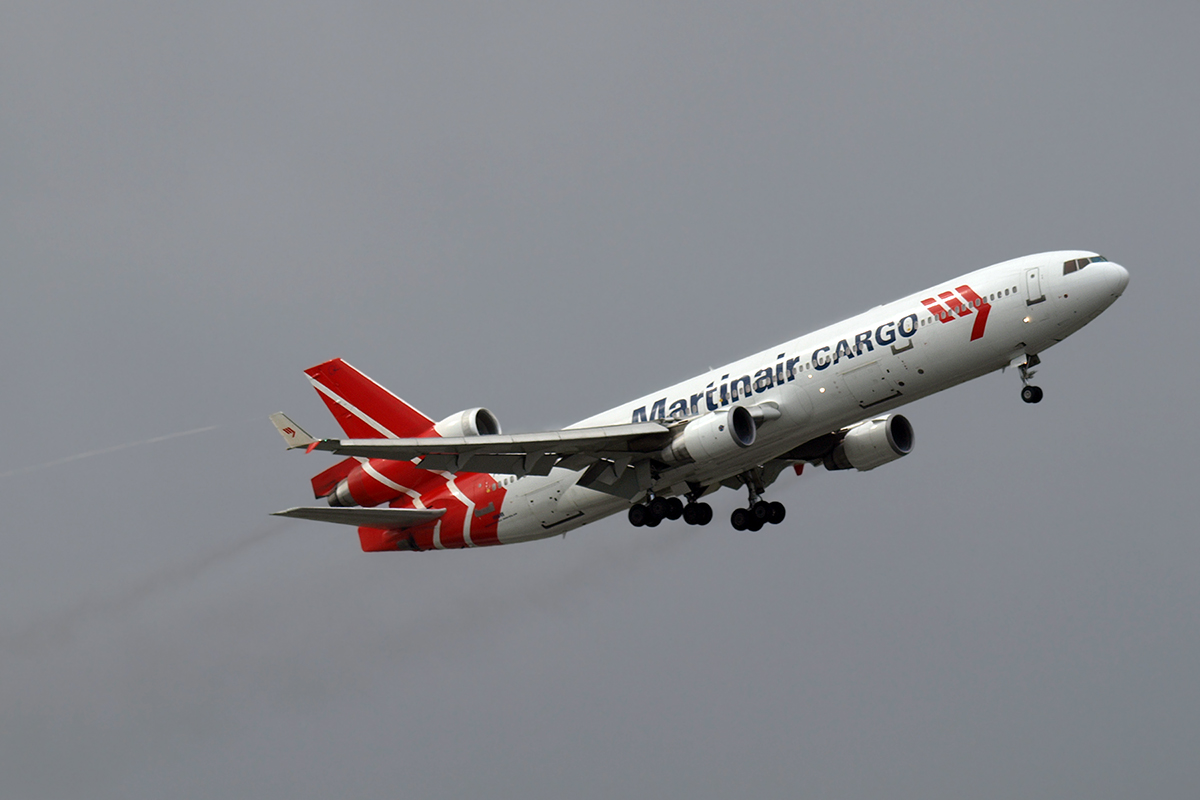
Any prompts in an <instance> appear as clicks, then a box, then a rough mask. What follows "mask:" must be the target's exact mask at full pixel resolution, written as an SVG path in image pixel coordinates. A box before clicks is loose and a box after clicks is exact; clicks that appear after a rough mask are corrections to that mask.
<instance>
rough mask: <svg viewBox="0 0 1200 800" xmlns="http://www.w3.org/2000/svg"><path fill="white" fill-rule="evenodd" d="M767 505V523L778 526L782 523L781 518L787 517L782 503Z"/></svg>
mask: <svg viewBox="0 0 1200 800" xmlns="http://www.w3.org/2000/svg"><path fill="white" fill-rule="evenodd" d="M769 505H770V507H771V516H770V518H769V519H768V520H767V521H768V522H770V523H771V524H772V525H778V524H779V523H781V522H783V518H784V517H786V516H787V509H786V508H785V507H784V505H783V503H780V502H774V503H770V504H769Z"/></svg>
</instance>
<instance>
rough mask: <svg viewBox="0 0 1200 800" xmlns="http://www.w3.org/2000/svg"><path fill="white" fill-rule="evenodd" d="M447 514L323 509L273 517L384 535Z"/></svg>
mask: <svg viewBox="0 0 1200 800" xmlns="http://www.w3.org/2000/svg"><path fill="white" fill-rule="evenodd" d="M445 513H446V509H444V508H324V507H321V506H316V507H313V506H305V507H301V508H289V509H287V510H286V511H276V512H274V514H273V515H272V516H276V517H291V518H293V519H311V520H315V521H317V522H336V523H337V524H339V525H357V526H361V527H365V528H378V529H379V530H385V531H402V530H404V529H405V528H414V527H416V526H417V525H424V524H425V523H426V522H429V521H430V520H435V519H437V518H438V517H440V516H442V515H443V514H445Z"/></svg>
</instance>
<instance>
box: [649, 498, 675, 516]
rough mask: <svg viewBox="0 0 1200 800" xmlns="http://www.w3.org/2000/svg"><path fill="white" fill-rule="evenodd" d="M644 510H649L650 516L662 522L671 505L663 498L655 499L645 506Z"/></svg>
mask: <svg viewBox="0 0 1200 800" xmlns="http://www.w3.org/2000/svg"><path fill="white" fill-rule="evenodd" d="M646 508H647V509H649V511H650V516H652V517H656V518H658V519H659V520H662V519H663V518H664V517H666V516H667V512H668V511H670V509H671V504H670V502H668V501H667V498H665V497H656V498H654V499H653V500H651V501H650V502H649V504H647V506H646Z"/></svg>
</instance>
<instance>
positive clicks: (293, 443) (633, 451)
mask: <svg viewBox="0 0 1200 800" xmlns="http://www.w3.org/2000/svg"><path fill="white" fill-rule="evenodd" d="M271 421H272V422H274V423H275V427H276V428H278V429H279V432H280V434H281V435H282V436H283V438H284V441H286V442H287V444H288V447H289V448H291V449H295V448H304V449H305V450H306V451H308V452H312V451H313V450H325V451H326V452H330V453H336V454H338V455H343V456H352V457H356V458H382V459H387V460H389V461H411V462H412V463H413V464H415V465H416V466H418V467H420V468H421V469H428V470H436V471H444V472H468V471H470V472H490V473H500V474H503V475H549V474H550V470H552V469H554V468H555V467H562V468H563V469H569V470H574V471H579V470H583V474H582V475H581V476H580V477H579V481H578V483H579V484H580V485H581V486H586V487H590V488H594V489H597V490H598V491H602V492H607V493H609V494H615V495H618V496H621V497H633V496H634V495H636V494H637V493H639V492H641V491H644V490H645V489H647V488H648V487H649V486H650V485H651V483H652V479H651V475H650V460H651V459H653V458H656V457H658V456H659V454H660V453H661V452H662V450H663V448H664V447H666V446H667V445H669V444H670V443H671V439H672V437H673V436H674V434H675V428H676V427H678V426H679V425H683V424H686V423H684V422H677V423H673V424H666V423H659V422H637V423H632V424H629V425H609V426H605V427H600V428H566V429H564V430H559V431H548V432H545V433H519V434H515V435H507V436H506V435H488V436H455V437H438V436H427V437H417V438H406V439H314V438H313V437H311V436H309V435H308V434H307V433H306V432H305V431H304V429H303V428H301V427H300V426H299V425H297V424H296V423H295V422H293V421H292V420H291V419H289V418H288V417H287V416H285V415H284V414H272V415H271ZM390 510H392V509H380V511H384V512H387V511H390ZM292 511H295V512H297V513H294V514H293V513H290V512H292ZM316 512H324V509H312V510H311V511H310V510H308V509H289V511H288V512H280V513H281V514H284V515H285V516H303V515H304V514H310V516H305V517H304V518H305V519H317V517H316V516H311V514H315V513H316ZM343 516H344V515H343ZM321 519H323V520H325V521H334V520H333V519H332V518H331V517H321ZM347 519H348V518H347ZM338 521H340V520H338ZM356 524H357V523H356ZM361 524H364V525H365V524H369V523H361Z"/></svg>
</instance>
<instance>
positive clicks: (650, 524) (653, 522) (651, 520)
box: [646, 514, 662, 528]
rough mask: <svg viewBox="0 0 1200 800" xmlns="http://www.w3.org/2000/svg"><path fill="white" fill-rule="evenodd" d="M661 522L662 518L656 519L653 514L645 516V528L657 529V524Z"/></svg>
mask: <svg viewBox="0 0 1200 800" xmlns="http://www.w3.org/2000/svg"><path fill="white" fill-rule="evenodd" d="M660 522H662V517H656V516H654V515H653V514H646V527H647V528H657V527H658V523H660Z"/></svg>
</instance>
